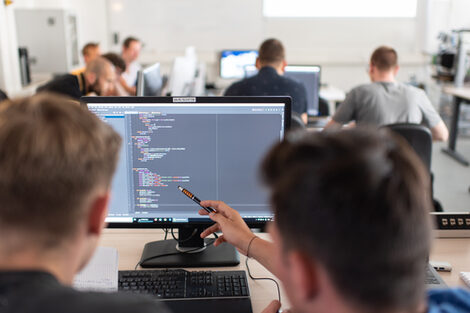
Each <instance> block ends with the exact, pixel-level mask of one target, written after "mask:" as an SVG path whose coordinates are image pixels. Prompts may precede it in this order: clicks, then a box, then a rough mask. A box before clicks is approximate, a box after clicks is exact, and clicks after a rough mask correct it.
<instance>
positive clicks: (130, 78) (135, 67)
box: [122, 61, 142, 87]
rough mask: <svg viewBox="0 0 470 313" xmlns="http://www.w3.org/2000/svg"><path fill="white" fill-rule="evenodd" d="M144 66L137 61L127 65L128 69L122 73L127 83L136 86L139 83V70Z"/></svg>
mask: <svg viewBox="0 0 470 313" xmlns="http://www.w3.org/2000/svg"><path fill="white" fill-rule="evenodd" d="M141 68H142V66H140V64H139V63H137V62H136V61H134V62H132V63H131V64H129V66H127V68H126V71H125V72H124V73H122V78H124V80H125V81H126V84H127V85H128V86H130V87H132V86H135V85H136V83H137V72H138V71H139V70H140V69H141Z"/></svg>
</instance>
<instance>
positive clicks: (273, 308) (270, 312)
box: [262, 300, 281, 313]
mask: <svg viewBox="0 0 470 313" xmlns="http://www.w3.org/2000/svg"><path fill="white" fill-rule="evenodd" d="M280 308H281V302H279V301H277V300H273V301H271V303H270V304H269V305H268V306H267V307H266V308H265V309H264V310H263V312H262V313H277V311H278V310H279V309H280Z"/></svg>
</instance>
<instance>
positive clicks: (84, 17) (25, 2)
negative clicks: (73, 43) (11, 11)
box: [12, 0, 109, 61]
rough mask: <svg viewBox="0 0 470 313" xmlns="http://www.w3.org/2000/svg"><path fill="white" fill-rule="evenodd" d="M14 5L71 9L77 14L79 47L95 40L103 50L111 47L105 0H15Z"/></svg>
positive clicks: (33, 7)
mask: <svg viewBox="0 0 470 313" xmlns="http://www.w3.org/2000/svg"><path fill="white" fill-rule="evenodd" d="M12 6H13V7H14V8H15V9H16V8H29V9H66V10H70V11H71V12H74V13H76V14H77V20H78V30H79V33H78V45H79V47H82V46H83V45H84V44H86V43H87V42H90V41H93V42H100V45H101V48H102V50H103V51H107V50H108V48H109V47H108V22H107V6H106V1H105V0H15V1H14V4H13V5H12ZM38 35H39V34H38ZM82 61H83V60H82Z"/></svg>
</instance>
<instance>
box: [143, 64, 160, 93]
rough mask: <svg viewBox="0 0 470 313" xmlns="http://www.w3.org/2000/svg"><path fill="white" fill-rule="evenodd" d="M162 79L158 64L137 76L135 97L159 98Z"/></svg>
mask: <svg viewBox="0 0 470 313" xmlns="http://www.w3.org/2000/svg"><path fill="white" fill-rule="evenodd" d="M162 88H163V78H162V75H161V73H160V63H155V64H153V65H151V66H149V67H147V68H145V69H143V70H140V71H139V72H138V74H137V96H151V97H156V96H161V92H162Z"/></svg>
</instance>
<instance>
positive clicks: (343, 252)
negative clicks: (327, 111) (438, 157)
mask: <svg viewBox="0 0 470 313" xmlns="http://www.w3.org/2000/svg"><path fill="white" fill-rule="evenodd" d="M262 176H263V178H264V181H265V183H266V184H267V186H268V187H269V188H270V193H271V197H270V198H271V205H272V208H273V211H274V222H272V224H271V225H270V226H269V232H270V234H271V238H272V242H271V241H266V240H263V239H261V238H259V237H257V236H256V235H255V234H253V233H252V232H251V231H250V229H249V228H248V226H247V225H246V224H245V222H244V221H243V219H242V218H241V217H240V215H239V214H238V212H237V211H236V210H234V209H232V208H230V207H228V206H227V205H226V204H225V203H223V202H220V201H203V202H202V203H201V204H202V205H203V206H211V207H213V208H215V209H216V210H217V213H211V214H210V218H211V219H212V220H213V221H215V222H216V224H214V225H213V226H211V227H209V228H208V229H206V230H205V231H204V232H203V233H202V234H201V236H202V237H206V236H208V235H209V234H211V233H212V232H215V231H222V233H223V235H222V236H219V238H218V239H217V241H216V242H215V245H216V246H218V245H219V244H220V243H221V242H224V241H226V242H228V243H230V244H232V245H234V246H235V247H236V248H237V249H238V250H239V251H240V252H241V253H243V254H245V255H247V256H249V257H253V258H255V259H256V260H257V261H259V262H260V263H261V264H262V265H264V266H265V267H266V268H267V269H268V270H270V271H271V272H272V273H273V274H275V275H276V276H277V277H278V278H279V279H280V280H281V282H282V283H283V285H284V290H285V291H286V293H287V296H288V298H289V301H290V303H291V305H292V309H293V312H301V313H316V312H321V313H323V312H335V313H345V312H348V313H356V312H357V313H359V312H360V313H425V312H428V313H463V312H470V293H469V292H468V291H464V290H463V289H446V290H439V291H431V292H428V294H426V290H425V284H424V281H425V271H426V265H427V258H428V255H429V250H430V242H431V223H430V215H429V210H430V208H431V198H430V195H429V194H428V192H427V191H428V190H429V188H428V183H429V177H428V176H427V172H426V170H425V169H424V167H423V165H422V164H421V162H420V160H419V159H418V158H417V156H416V155H415V154H414V153H413V152H412V151H411V149H410V148H409V147H408V146H407V145H406V143H405V142H404V140H403V139H401V138H396V137H395V136H394V135H392V134H390V133H389V132H387V131H385V130H380V131H375V130H373V131H369V130H367V131H366V130H363V129H361V128H357V129H352V130H345V131H338V132H322V133H313V134H311V133H307V134H305V135H303V136H299V135H298V134H295V133H292V134H291V136H290V137H288V138H287V139H286V140H284V141H283V142H282V143H279V144H277V145H276V146H275V147H274V148H272V149H271V151H270V152H269V154H268V156H267V157H266V158H265V160H264V163H263V165H262ZM199 213H200V214H203V215H206V214H207V213H206V212H205V211H204V210H200V212H199ZM279 307H280V303H279V302H277V301H273V302H272V303H271V304H270V305H269V306H268V307H267V308H266V310H265V313H269V312H272V313H274V312H277V310H278V309H279Z"/></svg>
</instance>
